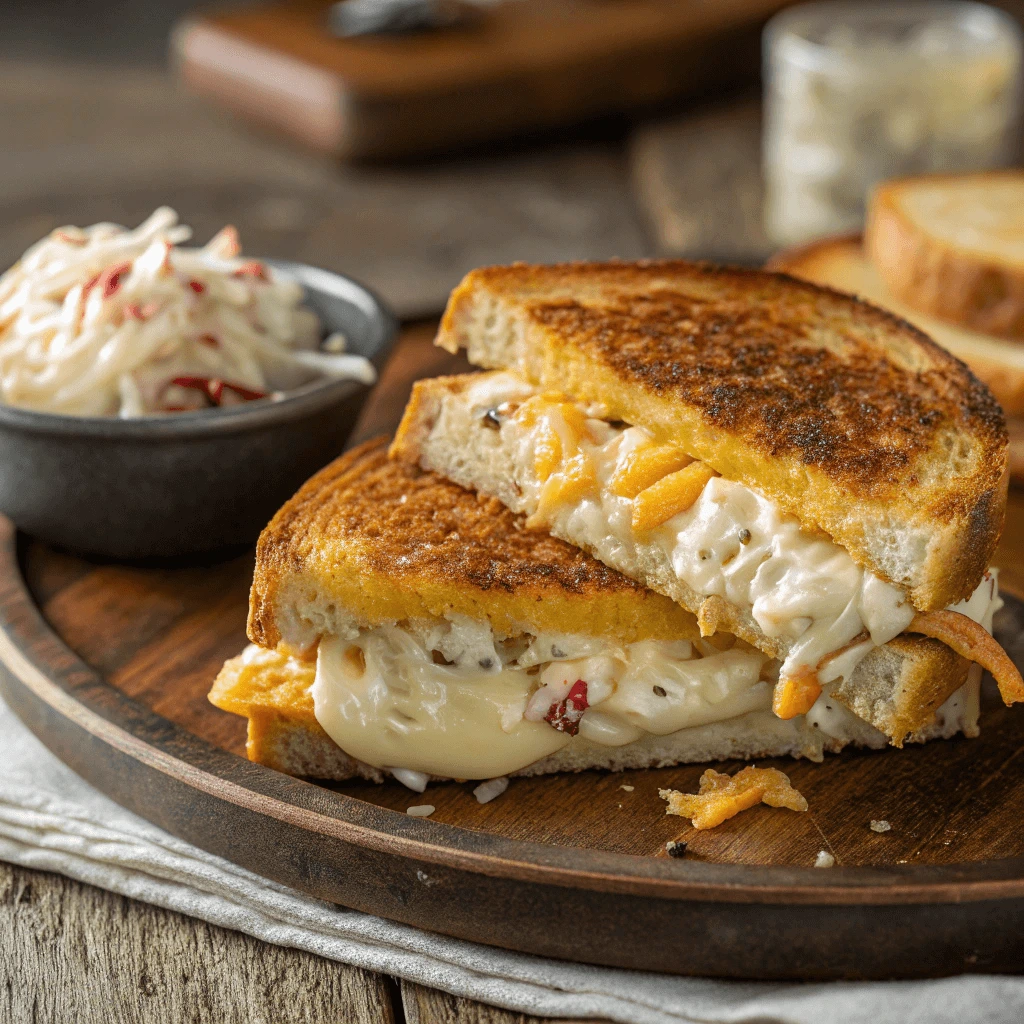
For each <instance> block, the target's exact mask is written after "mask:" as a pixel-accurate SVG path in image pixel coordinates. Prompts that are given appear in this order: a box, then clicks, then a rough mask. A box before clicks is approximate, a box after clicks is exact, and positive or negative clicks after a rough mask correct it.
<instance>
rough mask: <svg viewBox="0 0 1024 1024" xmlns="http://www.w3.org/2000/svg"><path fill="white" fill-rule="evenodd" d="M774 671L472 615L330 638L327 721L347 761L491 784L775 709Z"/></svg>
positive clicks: (660, 645) (692, 648)
mask: <svg viewBox="0 0 1024 1024" xmlns="http://www.w3.org/2000/svg"><path fill="white" fill-rule="evenodd" d="M777 668H778V666H777V663H774V662H772V661H771V660H770V659H769V658H767V657H766V656H765V655H764V654H762V653H761V652H760V651H758V650H756V649H755V648H752V647H750V646H749V645H747V644H744V643H743V642H742V641H739V642H737V643H736V644H735V645H734V646H733V647H732V648H731V649H729V650H725V651H720V650H718V649H716V648H715V647H713V646H711V644H710V643H708V642H707V641H698V642H697V643H691V642H690V641H687V640H676V641H663V640H646V641H641V642H638V643H634V644H629V645H626V646H619V645H617V644H615V643H613V642H609V641H605V640H602V639H599V638H596V637H589V636H583V635H572V634H562V633H558V634H540V635H538V636H533V635H530V634H525V635H523V636H520V637H515V638H510V639H500V638H498V637H496V636H495V635H494V633H493V631H492V630H491V627H490V626H489V625H488V624H487V623H483V622H475V621H473V620H470V619H467V618H466V617H464V616H453V617H452V619H451V620H449V621H447V622H419V623H416V622H413V623H404V624H394V625H382V626H377V627H376V628H374V629H369V630H361V631H360V632H359V634H358V635H357V636H356V637H354V638H351V639H345V638H341V637H325V638H324V639H323V640H321V642H320V646H319V650H318V655H317V668H316V680H315V682H314V684H313V701H314V707H315V712H316V718H317V721H318V722H319V723H320V725H321V726H322V727H323V729H324V731H325V732H326V733H327V734H328V735H329V736H330V737H331V738H332V739H333V740H334V741H335V742H336V743H337V744H338V746H340V747H341V748H342V749H343V750H344V751H345V752H346V753H347V754H349V755H350V756H352V757H355V758H356V759H358V760H360V761H363V762H365V763H367V764H370V765H373V766H375V767H379V768H387V769H390V770H394V769H396V768H398V769H400V770H403V771H405V772H408V771H410V770H411V771H414V772H422V773H426V774H428V775H440V776H444V777H447V778H474V779H479V778H493V777H496V776H499V775H506V774H508V773H509V772H514V771H518V770H520V769H522V768H525V767H526V766H527V765H529V764H532V763H533V762H534V761H537V760H539V759H541V758H543V757H546V756H547V755H549V754H553V753H555V752H556V751H557V750H560V749H561V748H562V747H564V746H566V745H567V744H568V743H570V741H572V740H573V738H574V737H579V738H580V739H581V740H583V741H587V742H590V743H595V744H598V745H600V746H607V747H618V746H623V745H625V744H627V743H631V742H633V741H634V740H636V739H639V738H640V737H641V736H643V735H644V734H653V735H658V736H663V735H667V734H669V733H674V732H678V731H679V730H680V729H685V728H689V727H691V726H696V725H705V724H708V723H710V722H717V721H722V720H724V719H730V718H736V717H738V716H740V715H743V714H746V713H747V712H750V711H754V710H766V709H768V708H769V707H770V706H771V694H772V685H773V683H774V671H773V670H777Z"/></svg>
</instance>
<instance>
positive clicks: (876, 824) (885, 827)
mask: <svg viewBox="0 0 1024 1024" xmlns="http://www.w3.org/2000/svg"><path fill="white" fill-rule="evenodd" d="M891 828H892V825H890V824H889V822H887V821H885V820H884V819H883V820H882V821H876V820H875V819H872V820H871V831H872V832H888V831H889V829H891Z"/></svg>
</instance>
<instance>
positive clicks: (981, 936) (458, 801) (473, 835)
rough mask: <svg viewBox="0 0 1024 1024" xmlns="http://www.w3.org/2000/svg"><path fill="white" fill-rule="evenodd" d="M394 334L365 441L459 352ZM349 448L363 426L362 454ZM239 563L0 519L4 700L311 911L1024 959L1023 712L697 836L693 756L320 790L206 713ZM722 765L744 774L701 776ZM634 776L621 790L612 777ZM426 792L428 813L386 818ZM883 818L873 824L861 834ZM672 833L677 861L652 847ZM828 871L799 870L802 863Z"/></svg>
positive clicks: (575, 941)
mask: <svg viewBox="0 0 1024 1024" xmlns="http://www.w3.org/2000/svg"><path fill="white" fill-rule="evenodd" d="M430 333H431V327H430V325H426V326H424V327H422V328H420V329H416V330H413V331H411V332H407V334H406V336H405V338H404V340H403V342H402V343H400V345H399V347H398V349H397V350H396V353H395V356H394V359H393V362H392V363H391V364H390V366H389V369H388V371H387V372H386V373H385V376H384V379H383V381H382V383H381V386H380V387H379V388H378V390H377V391H376V392H375V394H374V396H373V399H372V401H371V403H370V405H369V408H368V410H367V414H366V416H365V418H364V421H363V424H362V426H361V428H360V430H359V437H366V436H369V435H371V434H373V433H376V432H378V431H379V430H380V429H382V428H384V429H386V428H389V427H391V426H393V424H394V421H395V419H396V418H397V417H398V415H400V412H401V409H402V405H403V404H404V399H405V395H406V392H407V390H408V384H409V382H410V380H411V379H412V378H413V377H415V376H419V375H429V374H435V373H440V372H450V371H452V370H459V369H461V368H462V367H463V366H464V364H463V363H462V362H461V361H460V360H459V359H456V358H453V357H450V356H447V355H446V354H444V353H442V352H440V351H438V350H436V349H433V348H432V347H430V345H429V335H430ZM357 439H358V438H356V440H357ZM1022 525H1024V496H1022V495H1021V494H1020V493H1019V492H1014V493H1013V495H1012V508H1011V518H1010V525H1009V528H1008V530H1007V535H1006V540H1005V541H1004V545H1003V547H1002V548H1001V550H1000V555H999V561H1000V563H1001V564H1002V565H1003V566H1004V567H1005V569H1004V572H1003V575H1002V580H1003V585H1004V593H1006V594H1007V598H1008V605H1007V608H1006V610H1005V611H1004V612H1003V613H1001V615H1000V619H999V623H998V626H999V632H1000V636H1001V639H1002V640H1003V642H1004V643H1005V644H1006V646H1007V649H1008V650H1009V651H1010V652H1011V654H1012V656H1013V657H1014V658H1015V659H1016V661H1017V663H1018V665H1024V602H1021V601H1019V600H1016V599H1015V598H1013V597H1011V596H1009V592H1010V591H1012V590H1016V592H1017V593H1021V594H1024V589H1022V588H1024V558H1022V556H1021V544H1022V541H1021V535H1022V531H1021V526H1022ZM251 571H252V555H251V554H250V553H244V554H240V555H238V556H236V557H234V558H231V559H228V560H225V561H220V562H217V563H214V564H203V565H192V566H178V567H173V568H171V567H153V566H150V567H139V566H135V567H132V566H124V565H117V564H112V563H104V562H97V561H89V560H85V559H81V558H77V557H74V556H71V555H67V554H62V553H59V552H56V551H53V550H51V549H49V548H47V547H45V546H43V545H41V544H38V543H35V542H31V541H28V540H26V539H24V538H18V537H16V536H15V534H14V533H13V531H12V529H11V528H10V525H9V524H7V523H6V522H5V521H3V522H0V689H2V692H3V695H4V697H5V699H7V700H8V701H9V702H10V703H11V705H12V706H13V707H14V708H15V710H16V711H17V712H18V714H19V715H21V717H22V718H23V719H24V720H25V721H26V722H27V723H28V724H29V725H30V727H31V728H32V729H33V730H34V731H35V732H36V733H37V734H38V735H39V736H40V737H41V738H42V739H43V740H44V742H45V743H47V745H48V746H49V747H50V748H51V749H52V750H54V752H55V753H57V755H58V756H59V757H61V758H62V759H63V760H64V761H65V762H66V763H68V764H69V765H70V766H71V767H72V768H74V769H75V770H76V771H77V772H78V773H79V774H81V775H82V776H84V777H85V778H86V779H89V780H90V781H91V782H93V783H94V784H95V785H97V786H99V787H100V788H101V789H102V790H104V791H105V792H107V793H109V794H110V795H111V796H113V797H114V799H116V800H118V801H119V802H121V803H123V804H125V805H126V806H128V807H131V808H132V809H133V810H135V811H136V812H138V813H139V814H141V815H142V816H144V817H146V818H148V819H150V820H151V821H154V822H156V823H157V824H159V825H161V826H162V827H164V828H167V829H168V830H169V831H171V832H173V833H175V834H177V835H179V836H182V837H184V838H186V839H188V840H189V841H191V842H194V843H196V844H198V845H200V846H202V847H204V848H205V849H208V850H211V851H213V852H215V853H218V854H220V855H222V856H225V857H227V858H229V859H231V860H234V861H235V862H237V863H239V864H241V865H243V866H245V867H247V868H250V869H252V870H254V871H257V872H259V873H261V874H263V875H265V876H267V877H269V878H273V879H276V880H278V881H281V882H284V883H286V884H289V885H292V886H294V887H296V888H298V889H301V890H303V891H306V892H309V893H312V894H313V895H316V896H319V897H321V898H324V899H328V900H333V901H335V902H338V903H341V904H344V905H346V906H351V907H355V908H358V909H361V910H365V911H369V912H372V913H376V914H380V915H382V916H385V917H389V918H393V919H395V920H399V921H404V922H407V923H410V924H414V925H418V926H420V927H424V928H427V929H430V930H434V931H439V932H443V933H446V934H450V935H455V936H459V937H462V938H466V939H472V940H476V941H480V942H486V943H491V944H494V945H499V946H505V947H509V948H513V949H518V950H523V951H526V952H531V953H537V954H542V955H548V956H555V957H563V958H572V959H577V960H583V961H589V962H593V963H601V964H611V965H617V966H623V967H636V968H643V969H647V970H655V971H669V972H676V973H684V974H685V973H692V974H702V975H718V976H725V977H759V978H864V977H869V978H870V977H876V978H877V977H889V976H901V977H913V976H923V975H931V974H942V973H952V972H958V971H965V970H966V971H1000V972H1008V971H1019V970H1021V968H1022V966H1024V929H1022V928H1021V924H1022V922H1024V824H1022V823H1024V776H1022V774H1021V772H1020V759H1021V756H1022V751H1024V745H1022V742H1021V741H1022V737H1024V717H1022V712H1021V710H1020V709H1019V708H1016V709H1006V708H1004V707H1002V705H1001V704H1000V703H999V702H998V700H997V699H996V697H995V696H994V695H993V693H992V692H989V691H987V692H986V694H985V702H984V712H983V717H982V734H981V736H980V737H979V738H978V739H974V740H966V739H962V738H961V739H955V740H952V741H946V742H935V743H931V744H928V745H926V746H923V747H908V748H907V749H905V750H903V751H896V750H886V751H880V752H850V753H846V754H842V755H839V756H834V757H829V758H827V759H826V761H825V762H824V763H823V764H812V763H809V762H806V761H781V760H779V761H770V762H769V761H766V762H764V763H766V764H769V763H770V764H775V765H777V766H778V767H781V768H782V769H783V770H784V771H786V772H787V773H788V774H789V775H790V777H791V778H792V780H793V782H794V784H795V785H796V786H797V787H798V788H799V789H800V790H801V792H803V793H804V794H805V795H806V797H807V799H808V801H809V804H810V811H809V812H808V813H806V814H795V813H793V812H789V811H783V810H770V809H768V808H763V807H759V808H755V809H753V810H751V811H748V812H744V813H743V814H741V815H739V816H737V817H736V818H733V819H731V820H730V821H728V822H726V823H725V824H724V825H723V826H721V827H720V828H718V829H715V830H712V831H709V832H702V833H698V832H694V831H693V830H692V829H691V828H690V826H689V824H688V823H687V822H685V821H684V820H683V819H680V818H674V817H668V816H666V815H665V813H664V803H663V801H661V800H660V799H659V798H658V795H657V791H658V789H659V788H661V787H673V788H679V789H683V790H690V791H694V790H695V789H696V786H697V780H698V778H699V776H700V773H701V772H702V770H703V769H704V767H706V766H698V765H692V766H683V767H679V768H667V769H661V770H657V771H635V772H626V773H622V774H609V773H600V772H587V773H583V774H580V775H562V776H556V777H548V778H539V779H516V780H513V781H512V784H511V785H510V787H509V789H508V791H507V792H506V793H505V794H504V795H503V796H501V797H500V798H498V799H497V800H495V801H493V802H492V803H489V804H486V805H480V804H478V803H477V802H476V800H475V799H474V798H473V795H472V788H473V785H472V784H471V783H470V784H461V785H460V784H457V783H446V784H432V785H431V786H430V787H429V788H428V791H427V793H426V794H424V795H420V794H414V793H411V792H410V791H409V790H406V789H405V788H404V787H402V786H400V785H399V784H397V783H393V782H392V783H388V784H384V785H380V786H376V785H372V784H368V783H363V782H353V783H346V784H338V785H332V786H322V785H318V784H315V783H311V782H305V781H301V780H298V779H292V778H289V777H287V776H284V775H280V774H279V773H277V772H274V771H271V770H270V769H267V768H264V767H262V766H260V765H253V764H250V763H249V762H248V761H246V760H244V758H243V757H242V756H241V755H242V753H243V751H244V741H245V728H244V723H243V721H242V720H241V719H239V718H236V717H235V716H232V715H229V714H226V713H224V712H221V711H218V710H217V709H215V708H213V707H212V706H211V705H210V704H209V703H208V702H207V700H206V693H207V691H208V689H209V687H210V683H211V681H212V679H213V677H214V675H215V674H216V672H217V670H218V669H219V667H220V665H221V663H222V662H223V660H224V659H225V658H227V657H230V656H232V655H234V654H236V653H237V652H238V650H239V649H240V648H241V647H242V646H243V644H244V643H245V635H244V626H245V617H246V606H247V593H248V586H249V581H250V576H251ZM717 767H719V768H722V767H725V768H726V769H727V770H730V771H732V770H735V768H736V767H737V765H734V764H733V765H725V766H723V765H718V766H717ZM624 787H632V788H624ZM425 802H429V803H431V804H433V805H434V806H435V807H436V811H435V813H434V814H433V816H432V817H431V818H429V819H422V818H411V817H409V816H407V815H406V814H405V813H403V812H404V811H405V810H406V808H408V807H409V806H411V805H413V804H421V803H425ZM873 819H875V820H878V819H882V820H886V821H888V822H889V823H890V824H891V826H892V827H891V830H890V831H888V832H885V833H881V834H880V833H876V832H874V831H872V830H871V828H870V827H869V826H870V822H871V821H872V820H873ZM670 839H683V840H685V841H686V842H687V843H689V850H688V856H687V857H686V858H685V859H682V860H677V859H670V858H668V857H666V856H665V851H664V847H665V843H666V841H668V840H670ZM822 849H824V850H828V851H830V852H832V853H833V855H834V856H835V858H836V861H837V867H835V868H832V869H829V870H820V869H816V868H814V867H812V866H811V865H812V864H813V862H814V859H815V857H816V855H817V853H818V851H819V850H822Z"/></svg>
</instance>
